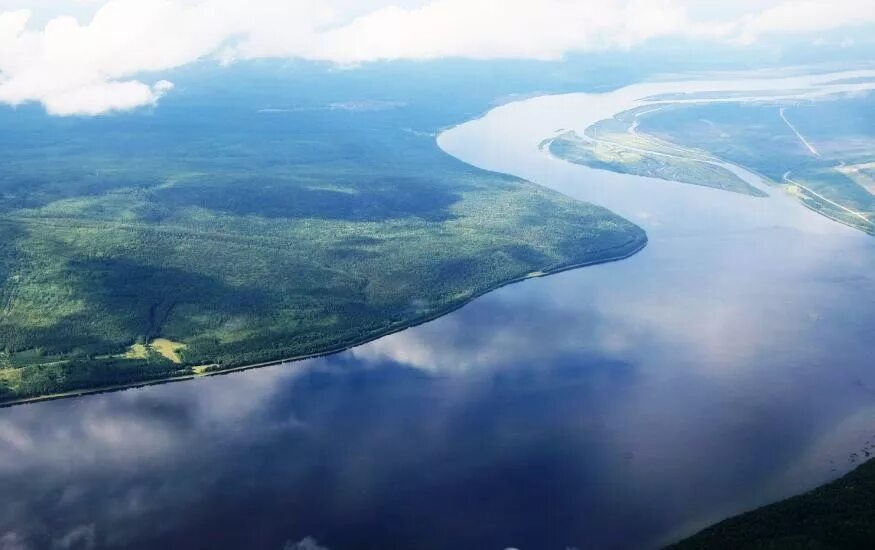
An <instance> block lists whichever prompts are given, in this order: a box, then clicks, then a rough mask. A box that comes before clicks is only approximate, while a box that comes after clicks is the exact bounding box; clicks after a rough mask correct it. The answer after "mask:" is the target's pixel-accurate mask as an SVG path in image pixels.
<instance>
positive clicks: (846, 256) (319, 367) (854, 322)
mask: <svg viewBox="0 0 875 550" xmlns="http://www.w3.org/2000/svg"><path fill="white" fill-rule="evenodd" d="M812 78H822V79H823V81H826V80H829V79H835V78H836V76H835V75H829V76H824V77H793V78H790V79H785V80H784V81H782V82H780V83H778V82H776V81H751V80H746V81H743V82H742V83H739V82H740V81H738V80H737V79H733V80H732V81H730V82H721V83H714V82H706V81H702V80H699V81H695V82H693V83H689V82H688V83H683V84H674V83H653V84H646V85H639V86H634V87H631V88H625V89H623V90H619V91H617V92H611V93H608V94H601V95H586V94H573V95H566V96H552V97H542V98H535V99H531V100H527V101H523V102H518V103H513V104H509V105H506V106H503V107H500V108H498V109H496V110H494V111H492V112H490V113H488V114H487V115H486V116H484V117H483V118H481V119H478V120H476V121H472V122H470V123H467V124H464V125H462V126H459V127H456V128H454V129H451V130H449V131H447V132H445V133H444V134H443V135H442V136H441V137H440V139H439V143H440V145H441V147H443V148H444V149H445V150H446V151H447V152H449V153H450V154H453V155H454V156H457V157H458V158H461V159H462V160H464V161H466V162H469V163H471V164H474V165H476V166H480V167H483V168H487V169H491V170H497V171H501V172H505V173H509V174H513V175H517V176H521V177H525V178H528V179H530V180H532V181H535V182H536V183H539V184H542V185H547V186H549V187H552V188H554V189H557V190H560V191H562V192H564V193H567V194H569V195H571V196H574V197H577V198H581V199H583V200H587V201H591V202H594V203H596V204H601V205H605V206H607V207H609V208H611V209H612V210H615V211H616V212H618V213H619V214H621V215H623V216H626V217H628V218H630V219H632V220H633V221H635V222H636V223H638V224H640V225H641V226H642V227H644V228H645V229H646V230H647V231H648V234H649V236H650V244H649V245H648V247H647V248H646V249H645V250H644V251H642V252H641V253H639V254H637V255H635V256H634V257H632V258H630V259H628V260H624V261H621V262H616V263H611V264H605V265H599V266H593V267H588V268H584V269H579V270H575V271H570V272H565V273H562V274H559V275H555V276H551V277H546V278H542V279H535V280H529V281H526V282H524V283H521V284H516V285H512V286H509V287H505V288H503V289H500V290H498V291H496V292H493V293H490V294H488V295H487V296H485V297H482V298H480V299H478V300H476V301H475V302H473V303H472V304H470V305H468V306H466V307H464V308H462V309H460V310H458V311H456V312H454V313H452V314H450V315H447V316H445V317H443V318H440V319H438V320H436V321H434V322H431V323H428V324H426V325H422V326H419V327H416V328H413V329H410V330H407V331H404V332H401V333H398V334H395V335H391V336H388V337H385V338H382V339H380V340H378V341H375V342H372V343H370V344H367V345H364V346H361V347H358V348H355V349H353V350H350V351H348V352H345V353H341V354H337V355H334V356H330V357H326V358H322V359H315V360H310V361H305V362H300V363H295V364H294V365H283V366H277V367H269V368H263V369H258V370H253V371H247V372H241V373H234V374H229V375H226V376H219V377H214V378H209V379H203V380H198V381H195V382H181V383H174V384H168V385H163V386H153V387H148V388H142V389H136V390H127V391H121V392H116V393H110V394H102V395H95V396H89V397H84V398H77V399H69V400H62V401H56V402H47V403H40V404H33V405H26V406H19V407H13V408H9V409H3V410H0V498H2V508H0V548H3V549H5V548H20V547H24V548H28V547H35V548H42V547H52V546H53V545H54V546H57V547H61V548H88V547H91V546H101V547H104V546H126V547H142V548H155V547H160V546H162V545H163V546H174V547H176V546H178V547H184V548H244V547H246V548H268V549H270V548H274V549H277V550H280V549H283V548H284V547H286V548H296V546H295V544H296V543H299V542H300V541H306V542H305V543H303V544H299V545H298V546H297V548H307V547H308V546H306V544H310V543H312V542H313V541H318V543H319V544H320V545H322V546H325V547H328V548H331V549H335V550H336V549H345V548H380V549H385V548H414V547H415V548H435V549H438V548H439V549H447V548H495V549H504V548H511V547H514V548H520V549H541V548H544V549H550V548H556V549H565V548H570V547H576V548H581V549H583V548H649V547H654V546H657V545H659V544H661V543H665V542H669V541H671V540H674V539H676V538H677V537H680V536H683V535H685V534H689V533H691V532H693V531H695V530H697V529H698V528H700V527H702V526H704V525H706V524H708V523H709V522H712V521H714V520H718V519H721V518H723V517H726V516H727V515H731V514H734V513H736V512H739V511H742V510H746V509H749V508H751V507H753V506H756V505H759V504H762V503H765V502H769V501H772V500H775V499H778V498H781V497H784V496H787V495H790V494H793V493H796V492H799V491H801V490H804V489H807V488H810V487H812V486H814V485H816V484H819V483H821V482H824V481H826V480H829V479H832V478H834V477H836V476H838V475H840V474H842V473H844V472H845V471H847V470H848V469H849V468H851V467H852V466H853V464H855V463H856V462H857V461H859V460H860V459H862V458H863V457H864V456H865V453H866V452H867V450H868V449H870V446H871V445H872V444H873V443H875V360H873V352H872V349H871V346H872V344H873V342H875V338H873V337H875V271H873V266H875V239H872V238H870V237H867V236H865V235H863V234H862V233H860V232H857V231H855V230H852V229H849V228H847V227H844V226H842V225H840V224H837V223H835V222H832V221H830V220H827V219H825V218H823V217H820V216H818V215H816V214H814V213H812V212H809V211H808V210H806V209H805V208H803V207H801V206H800V205H799V204H797V203H796V202H794V201H793V200H791V199H789V198H787V197H784V196H783V195H782V194H781V193H780V192H779V191H777V190H775V189H767V191H768V192H769V194H770V197H769V198H766V199H764V198H754V197H747V196H742V195H735V194H731V193H725V192H720V191H715V190H711V189H706V188H700V187H695V186H691V185H683V184H675V183H670V182H665V181H659V180H651V179H647V178H640V177H635V176H626V175H619V174H612V173H608V172H603V171H594V170H591V169H588V168H585V167H582V166H576V165H572V164H569V163H565V162H563V161H560V160H558V159H555V158H552V157H550V156H549V155H548V154H547V153H545V152H543V151H541V150H539V148H538V144H539V143H540V142H541V140H543V139H544V138H546V137H549V136H551V135H555V133H556V132H557V131H558V130H560V129H572V128H574V129H578V130H582V129H583V128H585V127H586V126H587V125H589V124H590V123H592V122H594V121H595V120H598V119H599V118H604V117H605V116H609V115H610V114H612V113H614V112H617V111H620V110H623V109H625V108H629V107H630V106H635V105H636V100H637V99H638V98H641V97H645V96H649V95H656V94H658V93H670V92H675V91H679V90H681V91H696V90H738V89H742V90H744V89H749V90H767V89H770V88H769V86H770V85H771V86H772V88H781V89H784V88H786V89H793V90H799V89H802V88H805V87H807V86H810V85H811V84H812V80H810V79H812ZM806 79H809V80H806ZM743 175H744V177H746V178H748V179H749V180H750V181H751V182H752V183H756V184H758V185H759V183H758V182H757V181H756V177H755V176H753V175H752V174H747V173H743ZM308 537H310V538H308ZM309 547H310V548H315V546H309Z"/></svg>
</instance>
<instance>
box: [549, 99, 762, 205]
mask: <svg viewBox="0 0 875 550" xmlns="http://www.w3.org/2000/svg"><path fill="white" fill-rule="evenodd" d="M652 110H653V108H639V109H634V110H631V111H625V112H623V113H620V114H618V115H616V116H615V117H614V118H610V119H605V120H602V121H600V122H597V123H596V124H593V125H592V126H590V127H589V128H587V129H586V130H585V131H584V135H582V136H581V135H578V134H577V133H576V132H573V131H569V132H564V133H562V134H560V135H558V136H556V137H555V138H553V139H552V140H550V141H548V142H547V147H548V148H549V151H550V153H551V154H552V155H554V156H556V157H558V158H561V159H563V160H567V161H568V162H573V163H575V164H582V165H584V166H589V167H590V168H596V169H599V170H609V171H612V172H618V173H622V174H633V175H636V176H647V177H651V178H657V179H662V180H667V181H677V182H681V183H689V184H693V185H701V186H703V187H713V188H715V189H722V190H724V191H732V192H735V193H742V194H746V195H752V196H755V197H764V196H766V194H765V193H763V192H762V191H760V190H759V189H757V188H756V187H754V186H752V185H750V184H749V183H747V182H746V181H744V180H743V179H741V178H739V177H738V176H737V175H735V174H733V173H732V172H730V171H729V170H727V169H726V168H724V167H723V166H720V162H719V161H718V160H717V159H716V158H714V157H711V156H709V155H707V154H706V153H704V152H702V151H697V150H695V149H690V148H686V147H681V146H679V145H675V144H674V143H671V142H669V141H666V140H661V139H658V138H656V137H654V136H651V135H648V134H644V133H641V132H639V131H638V126H639V121H638V117H639V116H641V115H642V114H647V113H649V112H651V111H652Z"/></svg>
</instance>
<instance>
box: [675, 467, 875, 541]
mask: <svg viewBox="0 0 875 550" xmlns="http://www.w3.org/2000/svg"><path fill="white" fill-rule="evenodd" d="M873 546H875V461H873V460H870V461H868V462H866V463H864V464H863V465H862V466H859V467H858V468H857V469H856V470H854V471H852V472H851V473H849V474H847V475H846V476H844V477H842V478H840V479H838V480H836V481H833V482H832V483H829V484H827V485H824V486H822V487H818V488H817V489H814V490H813V491H810V492H808V493H805V494H803V495H799V496H795V497H793V498H790V499H787V500H785V501H782V502H779V503H777V504H772V505H770V506H765V507H763V508H760V509H758V510H754V511H752V512H748V513H746V514H742V515H740V516H737V517H734V518H731V519H728V520H726V521H723V522H720V523H718V524H717V525H714V526H712V527H709V528H708V529H705V530H704V531H702V532H701V533H699V534H697V535H695V536H693V537H691V538H689V539H687V540H685V541H683V542H680V543H678V544H676V545H674V546H671V547H670V548H674V549H678V550H683V549H693V548H733V549H750V550H753V549H766V548H768V549H774V550H777V549H784V548H786V549H788V550H789V549H796V548H812V549H813V548H817V549H820V548H823V549H827V548H835V549H839V548H872V547H873Z"/></svg>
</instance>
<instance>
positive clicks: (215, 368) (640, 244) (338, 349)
mask: <svg viewBox="0 0 875 550" xmlns="http://www.w3.org/2000/svg"><path fill="white" fill-rule="evenodd" d="M642 235H643V237H642V238H641V239H635V240H632V241H629V242H628V243H626V245H624V247H623V248H627V250H624V251H623V252H621V253H619V254H617V255H614V256H610V257H607V258H604V259H598V260H590V261H586V262H579V263H575V264H571V265H567V266H560V267H557V268H554V269H551V270H547V271H536V272H532V273H528V274H526V275H523V276H520V277H516V278H514V279H511V280H508V281H505V282H502V283H500V284H497V285H495V286H492V287H489V288H487V289H485V290H483V291H480V292H477V293H475V294H473V295H472V296H470V297H469V298H467V299H465V300H464V301H462V302H460V303H458V304H453V305H452V306H450V307H448V308H445V309H443V310H440V311H437V312H434V313H431V314H429V315H428V316H425V317H421V318H419V319H415V320H413V321H410V322H407V323H404V324H401V325H398V326H394V327H390V328H389V329H387V330H385V331H381V332H379V333H377V334H374V335H371V336H368V337H365V338H363V339H361V340H357V341H355V342H351V343H347V344H342V345H340V346H335V347H332V348H330V349H327V350H324V351H320V352H316V353H311V354H306V355H298V356H293V357H284V358H281V359H276V360H270V361H264V362H261V363H252V364H248V365H241V366H236V367H228V368H221V367H220V366H219V365H205V366H201V367H193V368H194V369H204V370H202V371H201V372H186V373H184V374H180V375H177V376H168V377H164V378H159V379H155V380H142V381H138V382H130V383H125V384H115V385H110V386H101V387H96V388H83V389H78V390H70V391H68V392H60V393H55V394H49V395H41V396H37V397H29V398H24V399H16V400H11V401H4V402H0V409H2V408H7V407H14V406H17V405H27V404H34V403H41V402H44V401H56V400H59V399H69V398H74V397H84V396H87V395H96V394H101V393H109V392H116V391H122V390H129V389H136V388H144V387H148V386H157V385H161V384H169V383H172V382H184V381H187V380H195V379H198V378H205V377H209V376H220V375H224V374H231V373H235V372H242V371H246V370H252V369H259V368H264V367H272V366H276V365H282V364H286V363H296V362H299V361H306V360H308V359H316V358H319V357H325V356H328V355H334V354H337V353H342V352H344V351H348V350H350V349H352V348H355V347H358V346H361V345H364V344H367V343H370V342H373V341H375V340H379V339H380V338H384V337H386V336H389V335H392V334H396V333H398V332H402V331H405V330H407V329H409V328H413V327H416V326H419V325H422V324H425V323H428V322H430V321H434V320H435V319H438V318H440V317H443V316H444V315H447V314H449V313H452V312H454V311H456V310H458V309H461V308H463V307H465V306H466V305H468V304H469V303H471V302H473V301H474V300H476V299H477V298H479V297H481V296H484V295H486V294H488V293H490V292H493V291H495V290H498V289H500V288H504V287H506V286H510V285H513V284H517V283H521V282H524V281H527V280H529V279H537V278H541V277H547V276H550V275H555V274H557V273H562V272H565V271H570V270H573V269H579V268H583V267H588V266H593V265H600V264H606V263H611V262H618V261H621V260H625V259H627V258H630V257H632V256H634V255H635V254H637V253H638V252H640V251H642V250H643V249H644V248H645V247H646V246H647V242H648V241H647V235H646V234H645V233H643V232H642Z"/></svg>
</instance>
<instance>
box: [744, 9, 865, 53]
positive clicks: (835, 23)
mask: <svg viewBox="0 0 875 550" xmlns="http://www.w3.org/2000/svg"><path fill="white" fill-rule="evenodd" d="M873 23H875V4H873V3H872V1H871V0H834V1H832V2H829V1H824V0H788V1H785V2H781V3H780V4H778V5H776V6H773V7H771V8H768V9H766V10H764V11H762V12H760V13H758V14H756V15H754V16H752V17H749V18H747V19H746V21H745V22H744V23H743V24H742V29H741V32H740V33H739V41H740V42H742V43H747V44H749V43H752V42H755V41H756V40H758V39H759V38H760V37H762V36H765V35H771V34H782V33H805V32H816V31H827V30H833V29H838V28H842V27H849V26H859V25H866V24H873Z"/></svg>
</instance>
